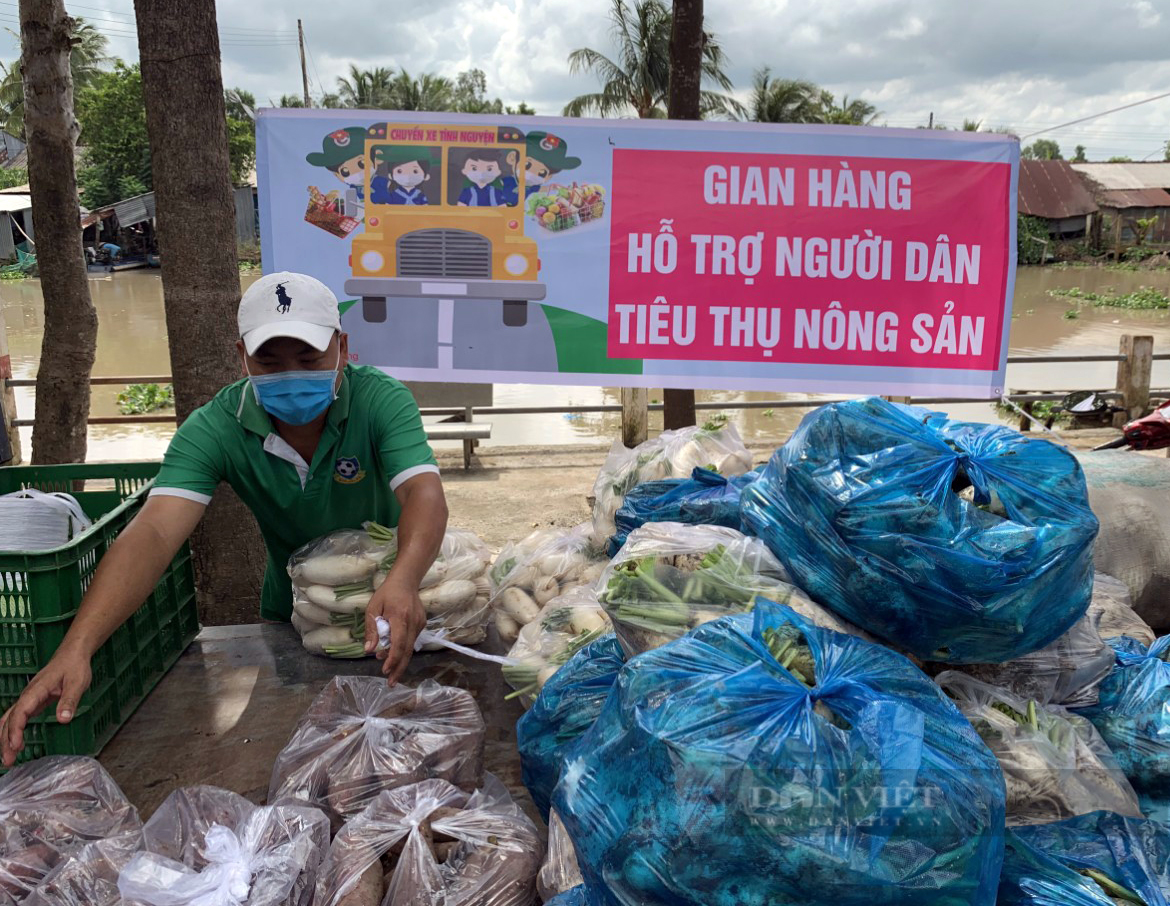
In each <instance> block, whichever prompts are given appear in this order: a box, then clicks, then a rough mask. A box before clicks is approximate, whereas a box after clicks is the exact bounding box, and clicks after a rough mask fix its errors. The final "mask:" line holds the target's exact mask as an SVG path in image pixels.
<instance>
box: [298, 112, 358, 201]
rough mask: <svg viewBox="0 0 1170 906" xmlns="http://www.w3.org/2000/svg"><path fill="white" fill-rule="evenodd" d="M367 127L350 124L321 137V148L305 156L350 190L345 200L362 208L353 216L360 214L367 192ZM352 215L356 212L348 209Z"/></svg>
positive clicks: (313, 164)
mask: <svg viewBox="0 0 1170 906" xmlns="http://www.w3.org/2000/svg"><path fill="white" fill-rule="evenodd" d="M365 152H366V130H365V128H364V127H362V126H350V127H348V128H345V129H338V130H337V131H336V132H330V133H329V134H328V135H327V136H325V137H324V138H323V139H321V150H320V151H313V152H311V153H310V154H308V155H306V156H305V160H306V161H308V162H309V163H310V164H311V165H312V166H314V167H324V168H325V169H326V170H328V171H329V172H330V173H332V174H333V175H334V176H336V177H337V178H338V179H339V180H340V181H341V182H342V183H343V184H344V185H345V186H346V188H347V189H348V191H347V192H346V199H347V201H349V202H350V206H351V207H357V208H358V209H359V210H358V211H357V212H356V214H355V215H354V216H357V217H358V218H359V219H360V217H361V211H360V208H361V206H362V203H363V202H364V201H365V192H366V153H365ZM346 213H350V214H353V213H354V212H351V211H348V210H347V211H346Z"/></svg>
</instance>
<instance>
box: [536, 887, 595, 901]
mask: <svg viewBox="0 0 1170 906" xmlns="http://www.w3.org/2000/svg"><path fill="white" fill-rule="evenodd" d="M544 906H589V898H588V896H587V895H586V893H585V888H584V887H580V886H578V887H574V888H573V889H572V890H566V891H565V892H564V893H558V894H557V895H556V896H555V897H553V898H552V899H551V900H546V901H545V903H544Z"/></svg>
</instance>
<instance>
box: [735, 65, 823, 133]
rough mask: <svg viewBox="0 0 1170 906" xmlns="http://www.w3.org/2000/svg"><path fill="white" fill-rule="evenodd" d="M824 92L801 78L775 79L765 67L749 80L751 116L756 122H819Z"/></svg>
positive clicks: (821, 114)
mask: <svg viewBox="0 0 1170 906" xmlns="http://www.w3.org/2000/svg"><path fill="white" fill-rule="evenodd" d="M823 94H824V92H822V91H821V88H820V86H818V85H815V84H814V83H812V82H809V81H806V80H804V79H774V78H772V71H771V70H770V69H768V68H767V67H764V68H763V69H760V70H758V71H757V72H756V75H755V79H754V81H753V83H752V100H751V103H750V105H749V107H750V111H751V118H752V119H753V120H755V121H756V122H757V123H821V122H824V115H825V111H824V107H823V104H822V98H823Z"/></svg>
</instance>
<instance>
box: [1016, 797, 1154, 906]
mask: <svg viewBox="0 0 1170 906" xmlns="http://www.w3.org/2000/svg"><path fill="white" fill-rule="evenodd" d="M1012 833H1014V834H1015V836H1016V838H1017V839H1019V840H1021V841H1023V843H1024V844H1025V845H1027V846H1028V847H1030V848H1031V850H1032V851H1033V852H1034V853H1043V854H1045V855H1046V856H1047V858H1049V859H1051V860H1053V861H1056V862H1058V863H1059V864H1061V865H1063V866H1066V867H1067V868H1069V869H1071V870H1072V871H1074V872H1077V873H1078V874H1085V873H1089V872H1091V873H1092V875H1093V877H1092V880H1091V883H1095V884H1096V885H1097V886H1098V887H1102V883H1104V884H1106V885H1109V886H1110V889H1109V890H1108V891H1107V893H1108V896H1109V897H1111V898H1112V899H1109V898H1107V899H1106V900H1105V902H1106V903H1111V902H1115V903H1136V902H1141V903H1145V904H1146V906H1166V903H1167V902H1168V901H1170V829H1167V828H1166V826H1165V825H1162V824H1158V823H1157V822H1154V821H1143V820H1140V819H1135V818H1128V817H1125V816H1123V815H1115V814H1112V813H1111V812H1093V813H1092V814H1089V815H1080V816H1078V817H1076V818H1069V819H1067V820H1065V821H1057V822H1053V823H1051V824H1037V825H1032V826H1029V827H1018V828H1015V829H1014V831H1013V832H1012ZM1098 879H1099V880H1098ZM1102 889H1103V890H1104V889H1105V888H1104V887H1102ZM1022 902H1023V903H1029V902H1030V903H1036V904H1037V906H1041V904H1042V906H1048V903H1045V901H1042V900H1041V901H1036V900H1033V901H1027V900H1025V901H1022ZM1090 902H1092V901H1090ZM1075 903H1077V901H1076V900H1073V899H1071V898H1070V899H1068V900H1059V901H1056V903H1055V904H1054V906H1073V904H1075ZM1008 904H1009V906H1012V901H1010V900H1009V901H1008Z"/></svg>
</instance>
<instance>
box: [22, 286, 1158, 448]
mask: <svg viewBox="0 0 1170 906" xmlns="http://www.w3.org/2000/svg"><path fill="white" fill-rule="evenodd" d="M255 279H256V278H255V277H243V278H242V281H243V284H244V286H245V287H246V286H248V285H249V284H250V283H251V282H252V281H254V280H255ZM89 285H90V292H91V294H92V297H93V300H94V304H95V306H96V307H97V311H98V324H99V327H98V344H97V361H96V363H95V365H94V371H93V373H94V374H95V375H125V376H131V375H165V374H169V373H170V360H169V356H168V353H167V338H166V323H165V320H164V317H163V301H162V283H161V280H160V278H159V276H158V273H157V272H150V271H145V270H139V271H124V272H122V273H119V274H113V275H110V276H104V275H103V276H97V275H95V276H93V277H92V278H91V279H90V284H89ZM1073 286H1079V287H1081V288H1083V289H1086V290H1094V291H1098V292H1102V291H1110V290H1112V291H1116V292H1128V291H1131V290H1134V289H1137V288H1139V287H1141V286H1152V287H1155V288H1157V289H1160V290H1162V291H1163V292H1167V293H1170V273H1167V272H1126V271H1107V270H1099V269H1089V268H1069V269H1056V268H1021V269H1020V271H1019V275H1018V278H1017V281H1016V292H1015V303H1014V312H1015V314H1014V316H1013V319H1012V327H1011V352H1012V354H1013V355H1028V354H1032V355H1056V354H1073V355H1081V354H1084V355H1088V354H1102V353H1116V352H1117V348H1118V341H1119V338H1120V337H1121V335H1122V334H1126V333H1145V334H1152V335H1153V336H1154V348H1155V352H1166V351H1170V312H1164V311H1130V310H1127V309H1118V308H1093V307H1091V306H1087V305H1085V306H1081V307H1080V313H1079V317H1077V318H1076V319H1075V320H1070V319H1067V318H1066V317H1065V312H1066V311H1067V310H1068V309H1069V308H1070V301H1069V300H1068V299H1064V298H1057V297H1053V296H1051V295H1049V293H1048V291H1049V290H1050V289H1053V288H1057V287H1073ZM0 309H2V310H3V313H4V321H5V322H6V323H7V327H8V344H9V347H10V352H11V355H12V366H13V372H14V376H15V377H17V378H32V377H35V376H36V370H37V358H38V356H39V354H40V346H41V335H42V331H43V328H44V317H43V314H42V297H41V285H40V281H38V280H21V281H13V282H4V283H0ZM1116 369H1117V366H1116V365H1115V364H1114V363H1112V362H1101V363H1081V364H1071V365H1063V364H1051V365H1045V364H1036V365H1027V364H1024V365H1012V366H1010V367H1009V369H1008V386H1009V387H1011V388H1012V389H1013V390H1021V389H1026V390H1041V389H1053V390H1073V389H1078V388H1091V389H1105V388H1111V387H1112V386H1113V385H1114V380H1115V375H1116ZM1153 385H1154V387H1170V362H1155V363H1154V379H1153ZM121 389H122V388H120V387H112V386H98V387H95V388H94V391H93V409H92V414H93V415H95V416H98V415H116V414H117V404H116V397H117V395H118V392H119V391H120V390H121ZM661 395H662V394H661V391H651V394H650V396H651V399H657V398H660V397H661ZM697 397H698V399H699V400H703V401H711V402H729V403H730V402H736V401H741V400H745V399H748V400H750V399H758V400H763V399H798V398H800V395H799V394H776V393H742V392H715V391H699V392H698V394H697ZM814 398H815V397H814ZM822 398H823V397H822ZM16 399H17V411H18V413H19V415H20V416H21V417H22V418H31V417H32V413H33V405H34V395H33V392H32V390H31V388H29V389H19V390H17V396H16ZM494 401H495V405H497V406H560V405H574V406H578V405H595V404H599V403H616V402H618V391H617V390H616V389H606V388H594V387H550V386H540V385H525V384H498V385H496V387H495V397H494ZM948 410H949V411H950V412H951V413H952V414H953V415H955V416H958V417H962V418H970V419H977V420H980V421H990V420H993V419H995V418H996V417H997V416H996V415H995V412H994V410H993V409H992V407H991V406H990V405H989V404H986V403H973V404H963V405H956V406H950V407H948ZM728 414H729V415H730V416H731V418H732V420H733V421H734V422H735V424H736V425H737V426H738V427H739V429H740V431H741V432H742V433H743V434H744V436H745V437H747V438H750V439H753V440H757V441H760V442H764V443H767V442H770V441H773V440H774V441H775V442H776V443H777V444H779V443H781V442H783V440H784V439H785V438H786V437H787V436H788V435H789V434H790V433H791V431H792V429H793V428H794V427H795V426H796V425H797V423H798V422H799V421H800V418H801V417H802V415H803V414H804V412H803V410H799V409H776V410H774V411H773V410H761V409H755V410H745V411H735V410H728ZM491 421H492V426H493V427H492V437H491V440H490V441H486V442H485V445H493V446H494V445H507V444H531V445H545V444H571V443H582V442H597V441H608V440H611V439H612V438H614V437H616V436H617V434H618V430H619V417H618V415H617V414H608V413H606V414H600V413H599V414H591V415H579V416H567V415H510V416H509V415H497V416H492V417H491ZM661 424H662V416H661V413H651V416H650V427H651V430H652V431H653V430H656V429H657V428H660V427H661ZM172 431H173V427H172V426H171V425H134V426H128V425H110V426H106V425H102V426H92V427H91V428H90V430H89V459H90V461H95V462H96V461H109V460H134V459H153V458H158V457H160V456H161V455H162V453H163V451H164V449H165V448H166V444H167V441H168V440H169V438H170V436H171V433H172ZM31 435H32V429H31V428H26V429H23V431H22V443H23V449H24V452H25V457H26V458H27V456H28V454H29V452H30V451H31V449H32V448H31ZM450 445H451V446H457V442H451V444H450Z"/></svg>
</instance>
